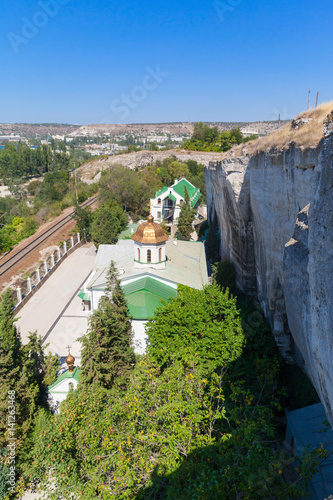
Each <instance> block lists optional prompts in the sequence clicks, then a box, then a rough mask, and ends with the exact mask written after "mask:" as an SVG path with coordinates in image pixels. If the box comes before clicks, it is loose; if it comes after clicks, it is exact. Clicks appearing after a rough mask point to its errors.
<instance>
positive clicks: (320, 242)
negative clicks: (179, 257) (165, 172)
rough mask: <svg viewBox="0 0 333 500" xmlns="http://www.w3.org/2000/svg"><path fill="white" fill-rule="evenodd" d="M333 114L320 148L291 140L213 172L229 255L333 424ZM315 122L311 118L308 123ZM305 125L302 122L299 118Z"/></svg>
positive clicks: (209, 178) (215, 205) (214, 203)
mask: <svg viewBox="0 0 333 500" xmlns="http://www.w3.org/2000/svg"><path fill="white" fill-rule="evenodd" d="M332 122H333V114H331V116H329V117H327V119H326V121H325V122H324V124H325V134H324V137H323V139H322V140H321V141H320V143H319V144H318V145H317V147H312V148H308V149H306V148H304V147H301V146H297V144H295V143H294V142H289V144H288V145H287V147H286V149H282V150H281V148H279V149H274V148H273V149H271V150H270V151H269V152H267V151H266V152H265V151H262V152H258V153H257V154H255V155H253V156H250V155H245V156H242V157H240V158H233V157H231V156H230V157H225V158H224V159H222V160H221V161H219V162H211V163H210V165H209V167H208V168H206V170H205V175H206V187H207V199H208V211H209V214H210V217H211V218H212V217H213V215H214V212H216V214H217V217H218V221H219V226H220V234H221V253H222V257H224V258H228V259H230V260H231V261H232V262H233V263H234V265H235V267H236V275H237V283H238V286H239V287H240V288H241V289H242V290H243V291H244V292H246V293H249V294H252V295H256V296H257V297H258V299H259V301H260V303H261V306H262V308H263V310H264V312H265V315H266V317H267V318H268V320H269V322H270V324H271V327H272V331H273V334H274V336H275V339H276V342H277V345H278V346H279V348H280V350H281V352H282V354H283V355H284V357H285V358H286V359H289V360H292V359H293V360H296V361H297V362H298V363H299V364H300V365H301V366H302V367H303V368H304V370H305V371H306V373H307V374H308V376H309V377H310V379H311V380H312V382H313V384H314V386H315V387H316V389H317V391H318V394H319V396H320V398H321V400H322V402H323V404H324V405H325V408H326V412H327V415H328V418H329V419H330V422H331V424H333V307H332V303H333V127H332ZM307 123H309V122H307ZM299 126H300V127H302V124H299Z"/></svg>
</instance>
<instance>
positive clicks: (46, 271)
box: [44, 260, 48, 274]
mask: <svg viewBox="0 0 333 500" xmlns="http://www.w3.org/2000/svg"><path fill="white" fill-rule="evenodd" d="M44 271H45V274H47V273H48V268H47V260H44Z"/></svg>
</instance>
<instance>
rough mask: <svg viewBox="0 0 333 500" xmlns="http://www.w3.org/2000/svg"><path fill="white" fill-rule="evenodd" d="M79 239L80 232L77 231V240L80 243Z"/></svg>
mask: <svg viewBox="0 0 333 500" xmlns="http://www.w3.org/2000/svg"><path fill="white" fill-rule="evenodd" d="M80 241H81V237H80V233H77V242H78V243H80Z"/></svg>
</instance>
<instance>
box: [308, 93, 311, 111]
mask: <svg viewBox="0 0 333 500" xmlns="http://www.w3.org/2000/svg"><path fill="white" fill-rule="evenodd" d="M310 104H311V88H310V89H309V99H308V110H309V109H310Z"/></svg>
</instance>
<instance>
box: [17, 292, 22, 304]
mask: <svg viewBox="0 0 333 500" xmlns="http://www.w3.org/2000/svg"><path fill="white" fill-rule="evenodd" d="M16 293H17V303H18V304H21V302H22V290H21V288H16Z"/></svg>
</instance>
